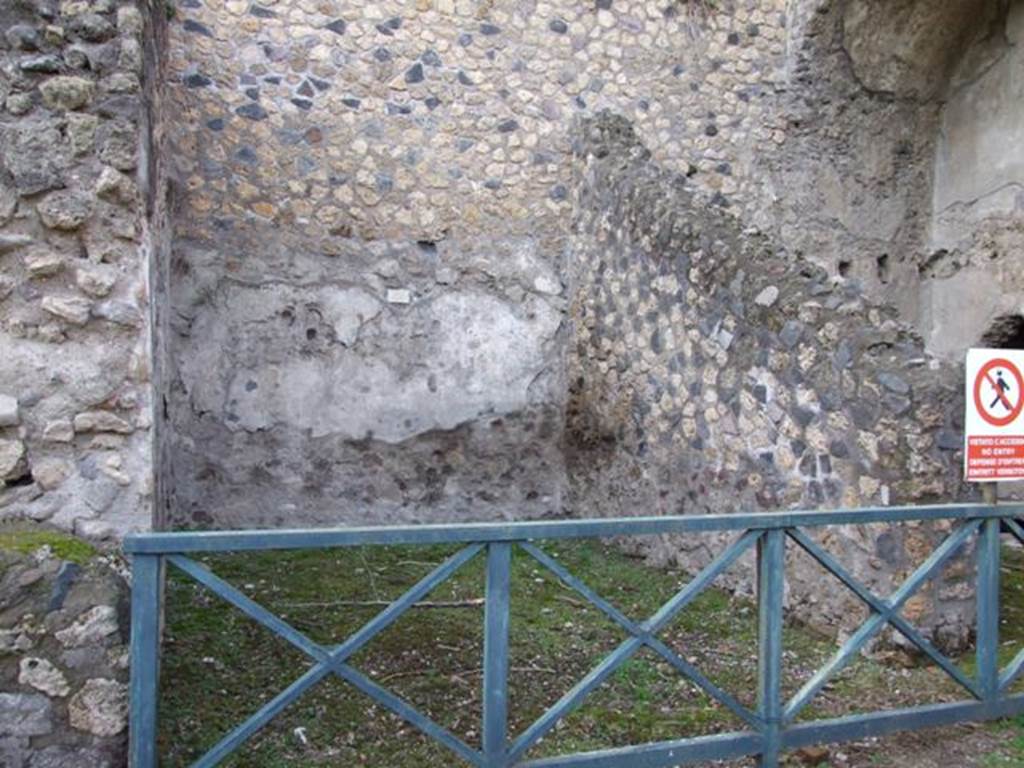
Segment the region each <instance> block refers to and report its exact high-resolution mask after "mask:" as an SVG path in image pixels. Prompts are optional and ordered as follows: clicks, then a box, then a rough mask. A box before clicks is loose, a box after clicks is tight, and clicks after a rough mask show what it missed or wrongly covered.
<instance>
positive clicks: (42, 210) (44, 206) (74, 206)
mask: <svg viewBox="0 0 1024 768" xmlns="http://www.w3.org/2000/svg"><path fill="white" fill-rule="evenodd" d="M92 206H93V203H92V200H91V199H90V198H88V197H86V196H85V195H83V194H80V193H73V192H53V193H52V194H49V195H47V196H46V197H45V198H44V199H43V200H42V201H41V202H40V203H39V205H38V206H37V209H38V210H39V216H40V217H41V218H42V220H43V223H44V224H45V225H46V226H48V227H50V228H51V229H59V230H62V231H65V232H71V231H74V230H76V229H78V228H79V227H80V226H82V224H84V223H85V222H86V221H87V220H88V219H89V217H90V216H91V215H92Z"/></svg>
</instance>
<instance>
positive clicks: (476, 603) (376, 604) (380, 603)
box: [278, 597, 484, 608]
mask: <svg viewBox="0 0 1024 768" xmlns="http://www.w3.org/2000/svg"><path fill="white" fill-rule="evenodd" d="M483 604H484V599H483V598H482V597H477V598H473V599H472V600H439V601H430V600H422V601H420V602H418V603H413V604H412V606H411V607H412V608H479V607H480V606H482V605H483ZM278 605H280V606H281V607H282V608H387V607H388V606H389V605H391V601H389V600H332V601H329V602H322V603H278Z"/></svg>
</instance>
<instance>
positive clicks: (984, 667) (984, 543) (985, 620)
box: [976, 519, 1002, 701]
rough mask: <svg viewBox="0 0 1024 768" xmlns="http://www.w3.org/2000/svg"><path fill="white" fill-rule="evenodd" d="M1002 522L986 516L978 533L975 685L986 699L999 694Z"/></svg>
mask: <svg viewBox="0 0 1024 768" xmlns="http://www.w3.org/2000/svg"><path fill="white" fill-rule="evenodd" d="M1001 528H1002V523H1001V521H1000V520H998V519H989V520H986V521H985V522H984V523H983V524H982V528H981V531H980V532H979V534H978V583H977V592H978V632H977V635H978V641H977V649H976V652H977V665H978V688H980V689H981V693H982V695H983V696H984V697H985V700H986V701H992V700H994V699H995V698H996V697H997V696H998V695H999V557H1000V551H999V550H1000V541H999V534H1000V529H1001Z"/></svg>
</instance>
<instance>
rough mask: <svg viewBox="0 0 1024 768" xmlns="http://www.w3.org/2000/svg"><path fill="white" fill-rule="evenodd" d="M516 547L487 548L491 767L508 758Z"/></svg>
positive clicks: (487, 756)
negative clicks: (513, 573) (510, 641)
mask: <svg viewBox="0 0 1024 768" xmlns="http://www.w3.org/2000/svg"><path fill="white" fill-rule="evenodd" d="M511 569H512V545H511V544H509V543H507V542H503V543H498V544H490V545H488V547H487V601H486V607H485V609H484V694H483V703H484V722H483V752H484V761H485V765H486V766H487V768H504V766H505V765H506V762H507V755H508V668H509V658H508V634H509V606H510V602H511V577H512V573H511Z"/></svg>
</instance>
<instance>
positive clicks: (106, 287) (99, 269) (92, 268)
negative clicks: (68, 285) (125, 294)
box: [75, 264, 117, 299]
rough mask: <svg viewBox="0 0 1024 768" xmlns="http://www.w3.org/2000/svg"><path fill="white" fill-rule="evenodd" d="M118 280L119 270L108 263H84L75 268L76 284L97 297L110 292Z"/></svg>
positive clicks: (83, 290)
mask: <svg viewBox="0 0 1024 768" xmlns="http://www.w3.org/2000/svg"><path fill="white" fill-rule="evenodd" d="M116 282H117V270H116V269H115V268H114V267H111V266H108V265H106V264H83V265H80V266H78V267H76V268H75V284H76V285H77V286H78V287H79V288H80V289H81V290H82V292H83V293H86V294H88V295H89V296H92V297H93V298H96V299H102V298H103V297H104V296H107V295H109V294H110V291H111V290H113V288H114V284H115V283H116Z"/></svg>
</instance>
